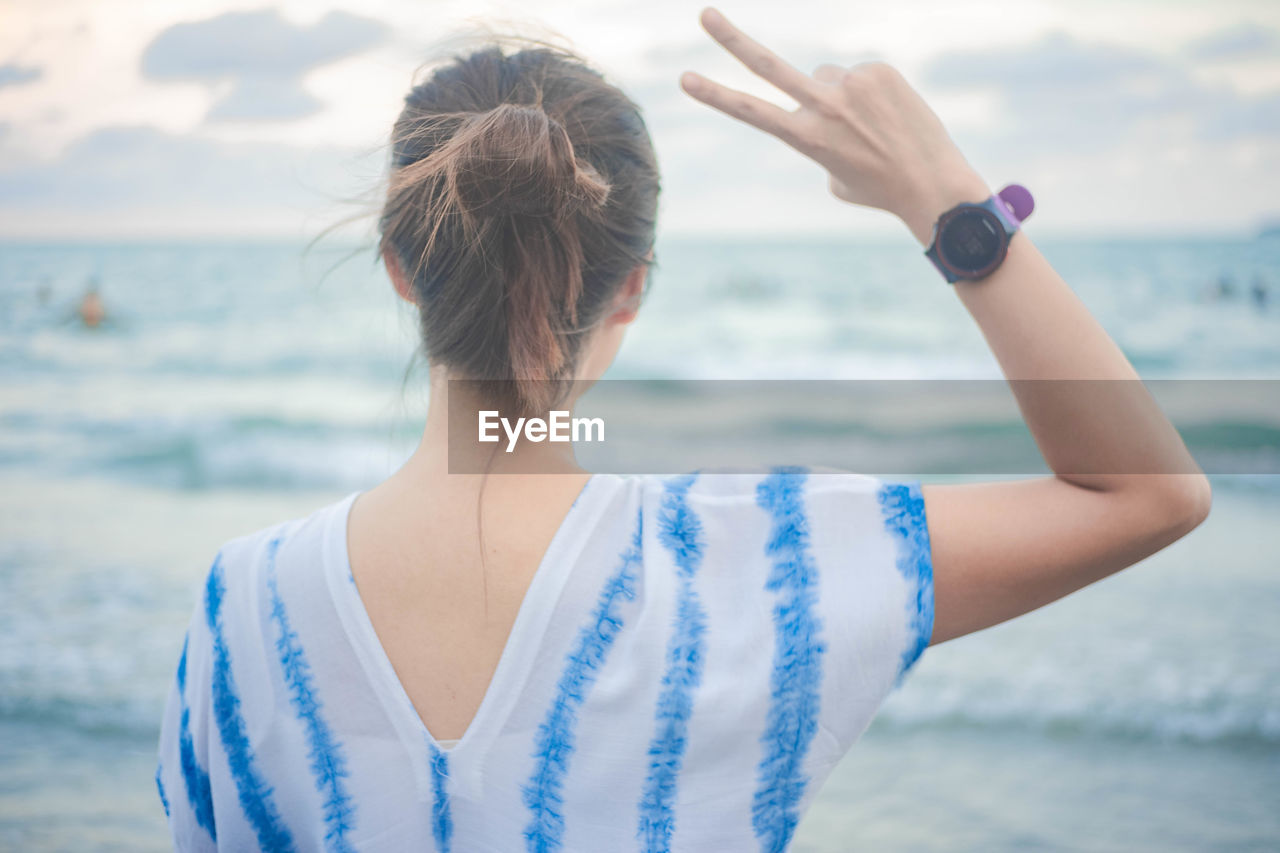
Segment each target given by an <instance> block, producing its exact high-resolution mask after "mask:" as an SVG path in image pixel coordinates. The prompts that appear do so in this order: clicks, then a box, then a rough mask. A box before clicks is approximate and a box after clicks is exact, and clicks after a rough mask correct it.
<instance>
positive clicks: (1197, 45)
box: [1186, 23, 1280, 62]
mask: <svg viewBox="0 0 1280 853" xmlns="http://www.w3.org/2000/svg"><path fill="white" fill-rule="evenodd" d="M1186 54H1187V56H1189V57H1191V58H1192V59H1200V60H1207V61H1211V62H1213V61H1231V60H1249V59H1261V58H1276V57H1280V33H1277V32H1276V31H1275V30H1271V29H1267V28H1266V27H1263V26H1261V25H1260V24H1248V23H1245V24H1239V25H1237V26H1234V27H1227V28H1226V29H1222V30H1218V31H1217V32H1215V33H1210V34H1209V35H1207V36H1205V37H1204V38H1201V39H1197V40H1195V41H1193V42H1191V43H1190V44H1189V45H1187V47H1186Z"/></svg>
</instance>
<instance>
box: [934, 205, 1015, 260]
mask: <svg viewBox="0 0 1280 853" xmlns="http://www.w3.org/2000/svg"><path fill="white" fill-rule="evenodd" d="M1005 239H1006V237H1005V233H1004V226H1002V225H1001V224H1000V220H999V219H997V218H996V215H995V214H994V213H992V212H991V211H989V210H985V209H983V208H981V207H968V208H963V209H962V210H959V211H956V213H955V214H953V215H952V216H951V217H949V218H948V219H947V221H946V223H945V224H944V225H943V227H942V230H941V232H940V233H939V235H938V253H939V254H940V255H941V257H942V261H943V263H945V264H946V265H947V266H948V267H951V268H952V269H953V270H954V271H955V272H957V273H962V274H969V275H974V274H978V273H983V272H988V271H990V269H991V268H992V267H994V266H995V265H996V264H997V263H999V262H1000V260H1001V258H1002V256H1003V254H1004V247H1005Z"/></svg>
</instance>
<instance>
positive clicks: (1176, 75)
mask: <svg viewBox="0 0 1280 853" xmlns="http://www.w3.org/2000/svg"><path fill="white" fill-rule="evenodd" d="M925 80H926V82H927V83H928V84H929V85H931V86H933V87H935V88H937V89H939V90H951V91H984V92H988V93H992V94H994V95H995V96H996V97H997V98H998V99H999V101H1000V102H1001V107H1000V111H999V114H1000V116H1001V121H1000V123H999V125H998V126H993V128H992V130H991V131H989V133H988V134H987V135H988V137H996V138H1003V139H1004V140H1005V142H1006V143H1009V142H1016V143H1018V144H1032V143H1034V144H1036V145H1037V146H1038V147H1039V148H1041V149H1042V150H1044V151H1045V153H1046V154H1048V155H1052V154H1053V153H1054V151H1059V150H1062V149H1063V148H1067V149H1069V150H1071V151H1080V150H1090V151H1102V150H1106V149H1107V148H1109V147H1112V146H1114V145H1116V144H1117V143H1120V142H1123V141H1132V140H1134V139H1137V138H1141V139H1145V140H1147V141H1149V142H1159V141H1160V140H1161V139H1168V138H1182V139H1187V138H1195V139H1200V140H1218V141H1221V140H1226V139H1238V138H1242V137H1271V136H1280V104H1278V102H1277V98H1276V97H1275V96H1274V95H1245V94H1242V93H1240V92H1238V91H1236V90H1234V89H1232V88H1229V87H1227V86H1225V85H1222V84H1212V85H1211V84H1206V83H1203V82H1201V81H1199V80H1198V79H1197V78H1196V77H1195V76H1194V75H1193V74H1192V68H1191V67H1190V66H1188V65H1184V64H1181V63H1178V62H1176V61H1173V60H1170V59H1167V58H1165V57H1163V56H1160V55H1158V54H1155V53H1146V52H1143V51H1140V50H1136V49H1132V48H1127V47H1120V46H1115V45H1108V44H1102V43H1085V42H1081V41H1078V40H1076V39H1075V38H1072V37H1070V36H1068V35H1065V34H1062V33H1054V34H1050V35H1047V36H1045V37H1044V38H1042V39H1041V40H1039V41H1037V42H1033V43H1028V44H1025V45H1020V46H1013V47H1009V48H1005V49H989V50H984V51H965V52H952V53H947V54H944V55H942V56H939V57H938V58H936V59H935V60H934V61H933V62H932V63H930V64H929V65H928V67H927V68H926V70H925Z"/></svg>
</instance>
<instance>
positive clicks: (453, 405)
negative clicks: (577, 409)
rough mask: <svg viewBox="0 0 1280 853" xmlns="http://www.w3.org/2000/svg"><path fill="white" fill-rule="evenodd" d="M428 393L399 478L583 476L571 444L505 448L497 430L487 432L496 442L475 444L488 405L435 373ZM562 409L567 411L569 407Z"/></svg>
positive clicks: (505, 440) (518, 443) (520, 444)
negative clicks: (420, 428) (424, 418)
mask: <svg viewBox="0 0 1280 853" xmlns="http://www.w3.org/2000/svg"><path fill="white" fill-rule="evenodd" d="M429 388H430V391H429V393H430V403H429V405H428V408H427V421H426V426H425V427H424V428H423V431H422V441H421V442H420V443H419V445H418V449H417V450H416V451H414V453H413V456H411V457H410V459H409V461H408V462H407V463H406V464H405V468H404V471H405V473H409V474H411V475H413V476H415V477H418V476H425V477H439V476H442V475H446V474H451V475H457V474H477V475H478V474H486V473H488V474H581V473H585V472H584V470H583V468H582V467H581V466H580V465H578V463H577V460H576V458H575V457H574V452H573V444H572V443H571V442H551V441H540V442H533V441H515V442H509V441H508V436H507V434H506V432H505V428H504V427H502V426H496V427H495V428H494V429H492V430H491V434H492V435H495V436H496V437H497V438H498V440H497V441H494V442H480V441H479V440H478V435H479V429H480V413H481V412H485V411H493V410H494V409H495V408H496V407H495V406H494V404H493V403H492V401H489V400H486V399H484V398H482V397H481V396H480V395H479V394H477V393H476V392H475V391H474V390H470V389H468V388H466V387H465V385H464V384H463V383H460V382H452V383H451V382H450V381H449V377H448V375H447V374H446V373H444V372H443V371H442V370H439V369H436V368H433V369H432V371H431V380H430V386H429ZM565 406H566V408H569V407H571V406H572V401H569V402H567V403H566V404H565ZM490 420H492V417H491V418H490ZM511 420H514V419H511ZM508 426H510V424H508ZM451 435H452V440H451V439H450V436H451Z"/></svg>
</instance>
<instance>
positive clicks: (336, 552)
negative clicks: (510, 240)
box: [159, 470, 932, 850]
mask: <svg viewBox="0 0 1280 853" xmlns="http://www.w3.org/2000/svg"><path fill="white" fill-rule="evenodd" d="M355 497H356V496H355V495H352V496H349V497H348V498H346V499H345V500H343V501H341V502H339V503H337V504H334V505H331V506H329V507H326V508H324V509H322V510H320V511H318V512H316V513H314V514H313V515H311V516H310V517H308V518H306V519H302V520H298V521H294V522H289V523H286V524H283V525H279V526H277V527H273V528H269V529H267V530H263V531H260V532H258V533H256V534H254V535H251V536H248V537H244V538H241V539H237V540H233V541H232V542H230V543H228V544H227V546H225V547H224V548H223V550H222V551H221V553H220V554H219V557H218V559H217V561H216V562H215V564H214V566H213V568H212V569H211V571H210V575H209V581H208V584H207V588H206V596H205V600H204V601H203V602H202V604H201V606H200V607H199V608H198V609H197V613H196V615H195V617H194V618H193V621H192V626H191V628H190V631H189V633H188V640H187V647H186V650H185V651H184V657H183V663H182V665H181V666H180V669H179V675H178V678H177V680H176V681H175V684H174V688H173V691H172V693H171V696H170V702H169V706H168V709H167V711H166V716H165V729H166V732H165V736H163V737H162V754H161V766H160V774H159V776H160V782H161V784H162V786H163V788H164V790H165V791H166V792H167V795H168V801H169V804H170V809H171V815H170V819H171V822H172V823H173V826H174V830H175V834H176V837H177V838H178V839H179V840H180V841H184V842H185V843H187V844H190V845H191V846H192V847H196V848H198V847H212V846H214V841H215V839H216V843H217V846H218V847H221V848H223V849H240V848H244V847H251V846H254V845H259V846H261V847H263V848H264V849H319V848H321V847H324V848H327V849H337V850H344V849H345V850H358V849H369V850H398V849H433V848H432V846H431V845H433V844H434V849H437V850H449V849H455V850H515V849H520V848H522V847H525V848H527V849H530V850H555V849H561V848H563V849H568V850H627V849H639V850H667V849H688V850H729V849H735V850H736V849H755V848H763V849H782V847H783V846H785V844H786V842H787V840H788V839H789V838H790V836H791V833H792V832H793V830H794V828H795V825H796V822H797V820H798V819H799V817H800V815H801V814H802V813H803V811H804V809H805V807H806V806H807V805H808V803H809V801H810V799H811V797H812V795H813V794H814V793H815V792H816V790H817V788H818V786H819V785H820V784H821V782H822V780H823V779H824V778H825V777H826V775H827V773H828V772H829V771H830V769H831V768H832V767H833V766H834V764H835V762H836V761H837V760H838V759H839V758H840V757H841V756H842V755H843V754H844V752H845V751H846V750H847V749H848V748H849V747H850V746H851V745H852V743H853V742H854V740H855V739H856V738H857V736H858V735H859V734H860V733H861V732H862V731H863V729H864V728H865V727H866V725H867V724H868V723H869V722H870V720H871V717H872V715H873V714H874V712H875V710H876V708H877V707H878V706H879V704H880V703H881V701H882V700H883V698H884V697H885V695H886V694H887V693H888V691H889V690H890V689H891V688H892V686H893V685H894V684H895V682H896V681H897V679H898V678H899V677H900V676H901V674H902V673H903V672H904V671H905V670H906V668H907V667H909V666H910V665H911V664H912V663H913V662H914V661H915V659H916V657H917V656H918V655H919V652H920V650H921V649H923V647H924V645H925V644H926V643H927V641H928V637H929V631H930V629H931V627H932V619H931V617H932V593H931V582H930V581H931V576H930V565H929V548H928V538H927V537H928V534H927V530H926V528H925V525H924V516H923V504H922V501H921V499H920V495H919V491H918V489H917V488H916V487H915V486H913V485H888V484H882V483H879V482H878V481H875V480H872V479H870V478H864V477H857V476H853V475H834V474H832V475H828V474H821V475H810V474H806V473H804V472H801V471H796V470H780V471H777V472H774V473H772V474H769V475H746V474H702V475H688V476H683V477H670V478H657V477H643V478H622V477H615V476H607V475H597V476H595V477H592V478H591V479H590V480H589V481H588V483H587V485H586V486H585V487H584V489H583V491H582V493H581V495H580V496H579V497H578V499H577V501H576V502H575V503H574V504H573V506H572V508H571V509H570V510H569V512H568V514H567V516H566V517H565V519H564V522H563V524H562V525H561V526H560V527H559V529H558V530H557V531H556V533H555V535H554V537H553V539H552V541H551V543H550V545H549V547H548V548H547V551H546V554H545V556H544V558H543V559H542V560H541V562H540V564H539V565H538V568H537V571H536V573H535V574H534V576H533V577H532V580H531V581H530V583H529V586H528V591H527V594H526V595H525V596H524V597H523V601H522V603H521V604H520V605H519V610H518V615H517V616H516V617H515V620H514V624H513V625H512V628H511V632H510V636H509V638H508V639H507V641H506V644H505V646H504V647H503V648H502V650H501V659H500V661H499V662H498V664H497V666H496V669H495V670H494V672H493V677H492V681H491V683H490V684H489V686H488V689H487V690H486V691H485V692H484V694H483V700H482V701H481V702H480V703H479V708H478V710H477V712H476V714H475V716H474V719H473V720H472V721H471V723H470V725H469V726H468V727H467V728H466V731H465V735H464V736H463V737H462V739H461V741H460V742H459V743H458V744H457V746H455V747H453V748H450V749H442V748H441V747H440V746H439V744H438V742H437V741H436V740H435V738H433V737H432V735H431V733H430V732H429V731H428V729H427V727H426V726H425V725H424V724H423V721H422V718H421V717H420V716H419V713H418V709H416V708H415V706H414V704H413V702H412V701H411V700H410V698H409V696H408V694H407V693H406V690H405V687H404V686H403V685H402V682H401V680H400V679H399V678H398V676H397V674H396V669H395V668H394V667H393V666H392V664H391V661H390V659H389V658H388V655H387V652H386V651H385V650H384V647H383V646H382V644H381V643H380V642H379V638H378V633H377V632H376V631H375V630H374V627H373V624H372V623H371V621H370V618H369V613H368V611H367V610H366V608H365V606H364V603H363V601H362V598H361V595H360V590H359V588H358V586H357V584H356V581H355V579H354V578H353V576H352V574H351V570H350V562H349V558H348V551H347V547H348V542H347V521H348V513H349V511H350V507H351V505H352V503H353V501H354V499H355ZM428 606H429V605H428ZM224 747H225V748H224ZM303 768H306V769H307V771H308V773H309V776H310V779H309V783H310V784H304V780H302V779H300V778H298V777H299V774H300V773H301V772H302V770H303Z"/></svg>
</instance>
